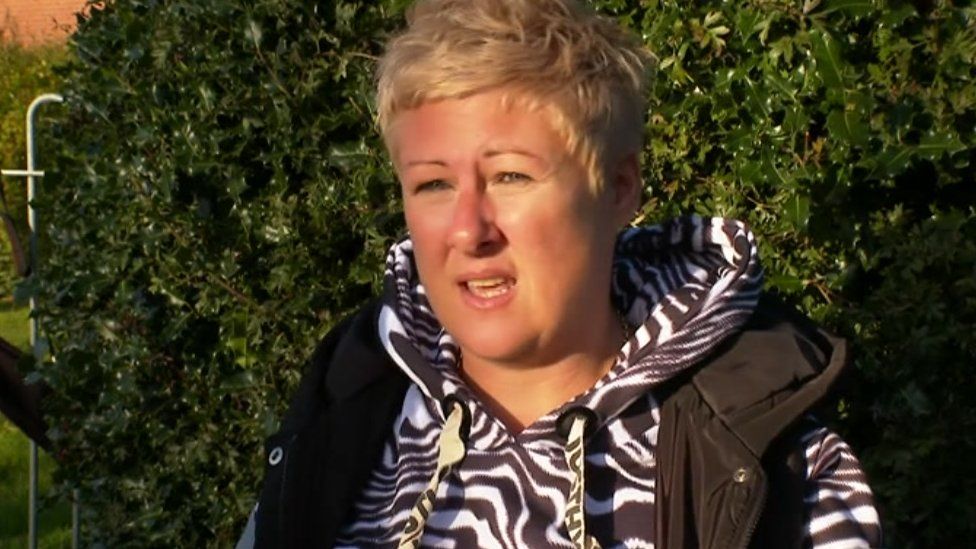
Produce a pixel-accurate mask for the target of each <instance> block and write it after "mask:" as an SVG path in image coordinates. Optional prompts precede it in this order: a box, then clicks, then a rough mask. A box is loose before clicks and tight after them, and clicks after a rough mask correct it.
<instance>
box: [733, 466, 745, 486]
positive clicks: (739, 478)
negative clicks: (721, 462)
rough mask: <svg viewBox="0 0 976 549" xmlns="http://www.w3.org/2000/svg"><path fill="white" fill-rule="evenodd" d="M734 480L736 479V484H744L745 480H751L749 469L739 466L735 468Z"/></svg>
mask: <svg viewBox="0 0 976 549" xmlns="http://www.w3.org/2000/svg"><path fill="white" fill-rule="evenodd" d="M732 480H733V481H735V483H736V484H742V483H743V482H745V481H747V480H749V470H748V469H746V468H745V467H739V468H738V469H736V470H735V473H733V474H732Z"/></svg>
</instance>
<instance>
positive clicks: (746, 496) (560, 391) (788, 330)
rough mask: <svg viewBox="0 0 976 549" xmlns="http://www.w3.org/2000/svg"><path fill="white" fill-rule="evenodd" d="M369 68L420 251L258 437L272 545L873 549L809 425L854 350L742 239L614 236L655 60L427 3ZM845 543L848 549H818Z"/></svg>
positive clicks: (737, 234)
mask: <svg viewBox="0 0 976 549" xmlns="http://www.w3.org/2000/svg"><path fill="white" fill-rule="evenodd" d="M408 22H409V25H408V28H407V29H406V30H405V31H404V32H403V33H402V34H401V35H399V36H398V37H396V38H395V39H393V40H392V41H391V42H390V44H389V45H388V50H387V53H386V54H385V56H384V58H383V59H382V61H381V63H380V67H379V78H378V82H379V85H378V104H379V110H380V116H379V121H380V127H381V131H382V133H383V136H384V139H385V142H386V144H387V148H388V150H389V153H390V157H391V160H392V162H393V164H394V167H395V169H396V173H397V176H398V178H399V180H400V186H401V192H402V197H403V206H404V213H405V216H406V223H407V228H408V229H409V234H410V236H409V238H407V239H404V240H402V241H400V242H398V243H397V244H396V245H395V246H393V248H392V249H391V250H390V254H389V257H388V260H387V271H386V290H385V293H384V295H383V296H382V297H381V298H380V299H379V300H377V301H376V302H374V303H371V304H369V305H367V306H366V307H364V309H363V310H362V311H360V313H359V314H357V315H356V316H354V317H353V318H351V319H349V320H347V321H345V322H344V323H342V324H340V325H339V326H338V327H336V328H335V329H334V330H333V332H332V333H331V334H330V335H329V336H328V338H327V339H326V340H325V342H324V343H323V344H322V345H321V347H320V349H319V350H318V351H317V353H316V355H315V358H314V359H313V364H312V367H311V369H310V371H309V373H308V374H307V376H306V378H305V380H304V381H303V383H302V386H301V388H300V390H299V393H298V395H297V396H296V398H295V401H294V404H293V407H292V410H291V411H290V412H289V414H288V417H287V418H286V420H285V422H284V426H283V428H282V430H281V432H280V433H278V434H277V435H275V436H274V437H272V439H271V440H270V441H269V444H268V468H267V473H266V479H265V484H264V488H263V492H262V496H261V500H260V503H259V505H258V507H257V510H256V512H255V514H254V516H253V517H252V518H253V520H252V523H254V524H256V539H257V545H259V546H269V547H270V546H275V547H278V546H289V547H291V546H315V547H323V546H338V547H365V546H370V547H372V546H378V547H391V546H400V547H416V546H437V547H548V546H555V547H581V548H582V547H599V546H603V547H612V546H613V547H616V546H625V547H654V546H657V547H669V548H670V547H697V546H703V547H745V546H747V545H749V544H752V545H753V546H775V547H780V546H794V545H803V544H805V545H813V546H821V545H823V546H826V545H829V544H838V545H836V546H841V545H843V546H870V545H877V544H878V542H879V536H880V533H879V526H878V519H877V514H876V512H875V511H874V508H873V504H872V502H871V494H870V490H869V489H868V487H867V484H866V483H865V480H864V478H863V474H862V473H861V471H860V468H859V466H858V463H857V461H856V460H855V458H854V457H853V455H851V453H850V451H849V449H848V447H847V446H846V445H845V444H844V443H843V442H841V441H840V440H839V439H838V438H837V437H836V435H833V434H831V433H829V432H827V431H826V430H824V429H822V428H819V427H816V426H810V425H809V424H808V423H807V422H805V420H804V419H803V418H804V416H805V412H806V411H807V410H808V409H809V407H810V406H812V405H813V403H814V402H816V400H817V399H819V398H820V397H821V396H823V394H824V393H825V392H826V390H827V387H828V385H829V384H830V382H831V381H832V380H833V379H834V378H835V377H836V374H837V371H838V370H839V368H840V367H841V366H842V365H843V362H844V352H843V349H844V347H843V343H842V342H839V341H837V340H833V339H831V338H829V337H828V336H826V335H825V334H823V333H821V332H819V331H818V330H816V329H815V328H814V327H812V326H810V325H809V323H808V322H807V321H805V320H803V319H799V318H795V315H792V314H791V313H790V312H788V311H784V310H782V309H781V308H778V307H776V306H775V305H770V304H769V303H768V300H767V299H766V298H763V297H761V291H760V290H761V278H762V275H761V268H760V266H759V262H758V259H757V257H756V246H755V243H754V242H753V238H752V235H751V234H750V233H749V232H748V230H747V229H746V228H745V227H744V225H742V224H741V223H738V222H735V221H727V220H721V219H700V218H696V217H691V218H686V219H679V220H675V221H673V222H671V223H668V224H666V225H662V226H658V227H651V228H644V229H628V230H626V231H624V232H623V233H620V231H621V229H622V228H624V227H625V226H626V224H627V222H628V221H629V220H630V219H631V218H632V216H633V215H634V212H635V209H636V208H637V206H638V202H639V196H640V190H641V187H642V183H641V180H640V175H639V166H638V155H639V151H640V147H641V127H642V112H643V108H644V107H643V106H644V104H645V97H644V94H645V89H646V88H645V81H644V74H645V66H646V64H647V60H648V56H647V55H646V54H645V52H644V51H643V50H642V49H641V47H640V46H639V42H638V40H637V39H636V38H635V37H634V36H632V35H630V34H628V33H627V32H625V31H624V30H623V29H621V28H619V27H618V26H616V25H615V24H614V23H612V22H611V21H609V20H606V19H603V18H600V17H598V16H596V15H595V14H594V13H592V12H591V11H590V10H588V9H585V8H584V7H583V6H581V5H579V4H578V3H577V2H575V1H573V0H479V1H477V2H470V1H464V0H427V1H420V2H418V3H417V4H416V5H414V6H413V8H412V11H411V13H410V16H409V18H408ZM831 546H834V545H831Z"/></svg>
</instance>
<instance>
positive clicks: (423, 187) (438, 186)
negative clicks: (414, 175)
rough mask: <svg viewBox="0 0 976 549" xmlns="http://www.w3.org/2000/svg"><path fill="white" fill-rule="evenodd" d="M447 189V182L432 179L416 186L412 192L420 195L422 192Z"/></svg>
mask: <svg viewBox="0 0 976 549" xmlns="http://www.w3.org/2000/svg"><path fill="white" fill-rule="evenodd" d="M449 187H450V185H448V184H447V181H444V180H443V179H432V180H430V181H426V182H424V183H421V184H419V185H417V186H416V187H415V188H414V191H413V192H414V193H422V192H429V191H440V190H444V189H447V188H449Z"/></svg>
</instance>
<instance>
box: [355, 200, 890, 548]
mask: <svg viewBox="0 0 976 549" xmlns="http://www.w3.org/2000/svg"><path fill="white" fill-rule="evenodd" d="M761 285H762V269H761V267H760V264H759V261H758V257H757V253H756V245H755V242H754V239H753V236H752V234H751V233H750V232H749V231H748V230H747V229H746V227H745V226H744V225H743V224H741V223H738V222H735V221H728V220H723V219H707V218H706V219H703V218H698V217H688V218H681V219H677V220H675V221H672V222H671V223H669V224H666V225H661V226H655V227H648V228H638V229H630V230H628V231H626V232H624V233H622V235H621V236H620V238H619V240H618V244H617V248H616V255H615V261H614V272H613V288H612V299H613V302H614V304H615V306H616V307H617V309H618V311H620V312H621V313H622V314H623V315H624V316H625V318H626V319H627V321H628V322H629V324H630V325H631V326H632V327H633V328H634V330H633V333H632V336H631V337H630V338H629V340H628V341H627V342H626V343H625V344H624V345H623V346H622V348H621V349H620V352H619V353H618V356H617V359H616V363H615V365H614V366H613V367H612V368H611V369H610V371H609V372H608V373H607V374H606V375H605V376H604V377H603V378H601V379H600V380H599V381H598V382H597V383H596V384H595V385H594V386H593V387H592V388H591V389H589V390H588V391H586V392H584V393H583V394H580V395H578V396H576V397H575V398H573V399H571V400H570V401H569V402H566V403H565V404H563V405H562V406H560V407H559V408H557V409H555V410H553V411H552V412H550V413H549V414H547V415H545V416H544V417H542V418H540V419H539V420H537V421H536V422H535V423H534V424H531V425H529V426H527V427H526V428H525V429H524V430H523V431H522V432H520V433H517V434H512V433H510V432H509V431H508V430H506V428H505V427H504V425H503V424H502V423H501V422H500V421H499V420H498V419H496V418H494V417H493V416H492V415H491V414H490V413H489V412H488V411H487V409H486V408H485V407H484V406H483V405H482V404H481V403H480V402H479V400H478V398H477V397H476V396H475V395H474V393H472V391H471V390H470V389H469V388H468V387H467V386H466V385H465V383H464V381H463V380H462V379H461V378H460V376H459V374H458V370H457V368H458V363H459V361H460V360H461V356H460V349H459V347H458V345H457V343H456V342H455V341H454V340H453V339H452V337H451V335H450V334H448V333H447V332H445V331H444V329H443V328H442V327H441V326H440V323H439V322H438V320H437V318H436V317H435V315H434V314H433V312H432V310H431V308H430V305H429V303H428V301H427V298H426V295H425V291H424V288H423V286H422V285H421V284H420V283H419V281H418V279H417V273H416V268H415V264H414V260H413V253H412V244H411V242H410V240H409V239H407V240H403V241H401V242H399V243H397V244H396V245H394V246H393V248H392V249H391V250H390V253H389V256H388V259H387V270H386V291H385V296H384V305H383V308H382V311H381V313H380V315H379V325H378V327H377V329H378V330H379V335H380V339H381V340H382V341H383V344H384V347H385V348H386V351H387V352H388V353H389V355H390V356H391V358H392V359H393V360H394V362H395V363H396V364H397V365H398V366H399V368H401V369H402V370H403V372H404V373H405V374H406V375H407V376H409V378H410V379H411V380H412V382H413V383H412V385H411V387H410V388H409V389H408V391H407V394H406V397H405V399H404V403H403V407H402V411H401V413H400V416H399V418H398V419H397V420H396V422H395V424H394V426H393V429H392V430H391V432H390V436H389V438H388V441H387V443H386V445H385V448H384V451H383V454H382V458H381V460H380V462H379V463H378V464H377V465H376V466H375V468H374V470H373V473H372V475H371V478H370V480H369V482H368V484H367V486H366V488H365V490H364V491H363V492H362V494H361V496H360V497H359V500H358V501H357V502H356V504H355V507H354V509H353V512H352V519H351V520H350V521H349V522H348V523H347V524H346V526H345V527H344V528H343V529H342V531H341V532H340V535H339V538H338V540H337V546H338V547H392V546H396V545H397V544H398V543H400V542H401V539H407V537H409V535H413V537H414V539H416V540H417V541H419V542H420V543H421V545H423V546H425V547H486V548H488V547H533V548H535V547H579V546H584V545H585V542H582V540H584V539H586V538H592V540H591V543H592V541H596V542H598V543H599V544H600V545H602V547H605V548H609V547H630V548H652V547H654V546H655V532H654V521H653V520H652V517H653V506H654V502H655V465H656V462H655V446H656V444H657V430H658V419H659V415H658V404H657V402H656V401H655V399H654V396H653V394H652V389H653V388H654V387H655V386H656V385H658V384H660V383H661V382H663V381H665V380H667V379H669V378H671V377H673V376H674V375H676V374H677V373H679V372H681V371H682V370H684V369H686V368H688V367H690V366H692V365H694V364H695V363H696V362H698V361H700V360H702V359H703V358H704V357H705V355H706V354H708V353H709V352H710V351H711V350H713V349H714V348H715V346H716V345H717V344H718V343H719V342H720V341H722V340H723V339H724V338H725V337H727V336H729V335H731V334H733V333H734V332H736V331H737V330H738V329H739V328H740V327H741V326H742V324H743V323H744V322H745V321H746V319H747V318H748V317H749V316H750V314H751V312H752V310H753V308H754V307H755V306H756V303H757V301H758V296H759V293H760V289H761ZM446 400H450V401H451V402H452V403H456V404H453V405H454V406H457V407H458V409H459V410H463V419H464V420H465V422H466V423H467V424H466V425H465V430H466V431H467V437H466V439H467V440H466V442H463V448H462V449H461V450H460V454H459V456H455V459H454V462H453V463H447V464H445V463H444V456H443V455H442V454H444V451H443V448H442V447H443V446H444V441H443V439H445V438H450V437H449V436H448V435H450V434H451V431H453V430H457V429H458V426H457V425H456V424H457V422H458V421H456V420H459V418H460V417H461V416H458V417H457V418H455V417H454V415H453V414H450V415H449V414H448V412H450V411H451V407H450V406H447V407H445V401H446ZM580 409H584V410H589V411H591V412H592V414H590V415H589V416H588V417H589V419H588V421H587V422H586V423H587V424H585V425H584V424H583V423H580V424H579V425H576V426H575V427H577V428H576V429H574V430H575V431H576V435H575V440H576V441H577V442H580V443H581V442H582V441H583V440H584V439H583V438H582V429H583V428H585V430H586V432H587V433H592V434H591V435H590V436H588V437H587V438H586V439H585V446H583V447H582V452H577V453H578V455H577V456H576V458H577V459H573V454H572V452H569V451H567V442H566V439H565V438H564V436H562V435H561V434H560V433H559V431H560V429H559V425H557V424H558V423H559V422H560V419H561V418H563V417H565V415H566V412H567V411H569V410H580ZM445 410H446V411H445ZM446 422H448V423H453V424H455V425H453V426H447V427H445V423H446ZM570 438H571V440H574V439H573V436H571V437H570ZM803 443H804V444H805V455H806V458H807V481H806V484H807V486H806V494H807V495H806V499H805V504H806V507H807V509H808V511H809V521H808V524H807V537H808V539H807V542H808V545H810V546H814V547H828V546H829V547H867V546H877V545H878V544H879V542H880V527H879V525H878V517H877V513H876V512H875V509H874V507H873V503H872V500H871V493H870V489H869V488H868V486H867V484H866V481H865V479H864V477H863V473H862V472H861V470H860V467H859V465H858V463H857V461H856V459H855V458H854V456H853V455H852V453H851V452H850V449H849V448H848V447H847V445H846V444H844V443H843V442H842V441H841V440H840V439H839V438H837V436H836V435H834V434H832V433H829V432H828V431H826V430H825V429H822V428H821V429H817V430H813V431H811V432H809V433H808V434H807V435H806V436H805V437H804V439H803ZM439 457H440V460H439ZM461 458H463V459H461ZM439 461H440V463H439ZM574 461H575V462H576V463H575V464H574ZM584 471H585V473H584ZM584 481H585V483H584ZM422 494H425V495H424V497H421V495H422ZM574 494H575V495H576V496H577V497H576V498H574ZM418 499H419V500H420V503H418ZM574 499H578V500H580V503H581V505H580V506H576V505H574V504H573V503H574ZM576 507H580V508H579V509H578V512H579V514H576V515H574V509H575V508H576ZM418 520H419V524H418ZM583 528H585V533H584V531H583ZM405 530H406V531H407V533H408V534H409V535H406V536H405V535H404V532H405ZM401 536H404V537H403V538H401ZM574 541H575V542H576V543H574ZM587 546H589V545H587Z"/></svg>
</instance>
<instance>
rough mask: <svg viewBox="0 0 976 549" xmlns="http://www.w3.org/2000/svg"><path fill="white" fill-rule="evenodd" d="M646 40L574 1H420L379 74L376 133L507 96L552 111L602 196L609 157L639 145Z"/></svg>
mask: <svg viewBox="0 0 976 549" xmlns="http://www.w3.org/2000/svg"><path fill="white" fill-rule="evenodd" d="M650 59H651V56H650V54H649V53H648V52H647V51H646V50H645V49H644V48H643V46H642V45H641V42H640V39H639V38H638V37H637V36H636V35H634V34H633V33H632V32H630V31H629V30H627V29H625V28H622V27H621V26H620V25H619V24H618V23H617V22H615V21H614V20H612V19H609V18H606V17H603V16H599V15H597V14H596V13H594V12H593V10H591V9H590V8H589V7H587V6H584V5H581V4H580V2H578V1H576V0H420V1H418V2H416V3H415V4H414V5H413V6H412V7H411V9H410V10H409V11H408V12H407V28H406V30H404V31H403V32H402V33H401V34H399V35H398V36H396V37H394V38H393V39H392V40H391V41H390V42H389V43H388V44H387V50H386V53H385V54H384V55H383V57H382V59H381V60H380V63H379V68H378V72H377V102H378V109H379V125H380V131H381V132H382V133H383V136H384V138H385V139H386V141H387V144H388V145H389V144H390V141H389V131H390V127H391V125H392V123H393V122H394V120H395V119H396V115H397V113H399V112H401V111H403V110H406V109H411V108H415V107H418V106H420V105H421V104H423V103H426V102H429V101H437V100H440V99H457V98H464V97H466V96H470V95H472V94H475V93H478V92H482V91H487V90H490V89H496V88H504V89H505V90H510V91H511V93H510V94H507V95H506V97H507V100H508V103H509V106H511V105H512V104H514V103H519V104H520V105H521V106H523V107H525V108H528V109H546V110H548V111H549V112H550V113H551V120H552V123H553V126H554V129H555V130H556V131H557V132H558V133H559V134H560V135H561V136H562V137H563V138H564V139H565V141H566V145H567V150H568V151H569V152H570V154H572V155H573V156H575V157H576V158H577V159H578V160H579V161H580V162H582V164H583V166H584V167H585V168H586V169H587V170H588V172H589V175H590V179H591V184H592V186H593V189H594V190H599V189H600V188H602V185H603V180H604V173H603V172H604V166H603V164H604V163H605V162H606V161H607V157H606V155H607V153H608V152H610V151H618V152H619V151H630V152H635V153H636V152H637V151H638V150H639V148H640V144H641V133H642V128H643V109H644V103H645V93H646V86H647V78H646V74H647V68H648V66H649V62H650Z"/></svg>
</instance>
